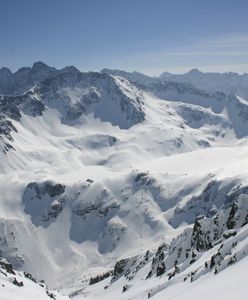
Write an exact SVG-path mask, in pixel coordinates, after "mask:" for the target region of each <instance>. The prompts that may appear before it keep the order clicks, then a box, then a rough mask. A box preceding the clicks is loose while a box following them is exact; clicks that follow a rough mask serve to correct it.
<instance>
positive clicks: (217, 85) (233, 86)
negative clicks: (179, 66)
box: [159, 69, 248, 99]
mask: <svg viewBox="0 0 248 300" xmlns="http://www.w3.org/2000/svg"><path fill="white" fill-rule="evenodd" d="M159 79H161V81H175V82H180V83H190V84H192V85H193V86H195V87H196V88H199V89H203V90H207V91H209V92H212V93H214V92H218V91H222V92H224V93H226V94H236V95H238V96H240V97H242V98H244V99H248V73H244V74H242V75H239V74H237V73H233V72H229V73H222V74H221V73H204V72H201V71H199V70H198V69H192V70H191V71H189V72H187V73H185V74H171V73H168V72H164V73H162V74H161V75H160V76H159Z"/></svg>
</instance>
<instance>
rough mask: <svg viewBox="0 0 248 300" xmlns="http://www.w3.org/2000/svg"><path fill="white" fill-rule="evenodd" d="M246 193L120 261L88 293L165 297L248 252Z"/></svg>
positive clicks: (235, 260)
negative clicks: (151, 247) (152, 248)
mask: <svg viewBox="0 0 248 300" xmlns="http://www.w3.org/2000/svg"><path fill="white" fill-rule="evenodd" d="M247 197H248V195H247V194H246V195H244V194H241V195H240V196H239V197H238V198H237V199H236V201H235V203H233V205H232V207H231V208H223V209H221V210H220V211H219V212H218V213H217V214H216V215H215V216H214V217H212V218H205V217H200V216H199V217H198V218H197V220H196V221H195V223H194V226H193V228H187V229H185V230H184V231H183V232H182V233H181V234H180V235H178V236H177V237H176V238H174V239H173V240H172V241H171V242H170V243H169V244H167V243H163V244H161V245H160V246H159V247H158V249H157V251H156V252H150V251H149V250H148V251H147V252H146V253H145V254H144V255H141V254H140V255H137V256H134V257H131V258H126V259H122V260H120V261H118V262H117V263H116V265H115V266H114V270H113V271H112V274H113V275H112V278H110V279H109V278H108V279H105V278H103V279H102V280H104V283H103V284H101V283H100V284H98V283H97V282H96V286H95V289H94V291H95V292H93V290H92V288H91V287H89V288H85V290H84V293H88V294H89V298H90V299H92V298H91V297H92V296H91V293H92V294H94V295H95V299H98V294H99V295H100V294H101V299H107V297H108V295H109V293H111V291H112V294H113V295H115V297H118V298H119V297H120V298H119V299H145V298H153V297H154V296H155V295H156V294H158V293H160V294H161V296H164V297H165V296H166V295H167V294H166V293H167V289H168V288H169V287H170V286H173V285H175V284H177V285H179V283H180V282H182V283H184V284H187V282H188V281H189V282H191V283H192V282H194V281H196V280H199V278H201V277H203V276H206V275H207V274H209V273H210V274H215V275H216V276H217V275H218V274H219V273H220V272H222V271H223V270H225V269H226V268H228V267H229V266H231V265H233V264H236V263H238V262H239V261H241V260H242V259H243V258H244V257H246V256H247V255H248V244H247V241H248V227H247V224H248V205H247V203H248V202H247V199H248V198H247ZM99 278H100V277H99ZM154 278H157V280H154ZM99 281H101V280H100V279H99ZM98 286H99V287H98ZM103 287H104V288H103ZM137 287H138V289H137ZM188 288H190V287H188ZM106 290H107V291H106ZM77 299H79V298H77ZM161 299H162V298H161Z"/></svg>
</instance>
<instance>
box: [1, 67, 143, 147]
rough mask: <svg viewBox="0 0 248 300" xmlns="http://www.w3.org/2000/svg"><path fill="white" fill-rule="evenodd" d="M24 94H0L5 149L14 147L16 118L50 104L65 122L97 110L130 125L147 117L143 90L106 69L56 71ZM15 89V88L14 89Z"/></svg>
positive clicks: (102, 115)
mask: <svg viewBox="0 0 248 300" xmlns="http://www.w3.org/2000/svg"><path fill="white" fill-rule="evenodd" d="M49 74H50V72H48V75H47V76H41V77H38V78H43V77H44V78H43V79H42V80H41V81H38V82H37V83H36V85H34V86H33V87H32V88H31V89H29V90H26V91H25V93H23V94H22V95H20V96H18V95H17V96H9V95H5V96H0V145H1V148H2V150H3V152H4V153H6V152H7V151H8V150H10V149H13V146H12V142H13V137H12V135H11V132H13V131H16V128H15V126H14V125H13V122H12V120H15V121H19V120H20V118H21V115H22V114H26V115H30V116H33V117H36V116H40V115H42V114H43V112H44V110H45V109H46V108H53V109H56V110H58V112H59V113H60V114H61V122H62V123H66V124H68V125H75V124H77V123H79V122H80V118H81V117H82V116H85V115H87V114H90V113H93V114H94V117H95V118H99V119H100V120H102V121H104V122H110V123H112V125H116V126H119V127H120V128H125V129H128V128H129V127H131V126H133V125H135V124H137V123H140V122H142V121H144V119H145V113H144V110H143V104H144V103H143V96H142V92H141V91H140V90H138V89H137V88H136V87H135V86H133V85H131V84H130V83H129V82H128V81H127V80H125V79H122V78H119V79H118V78H113V77H112V76H111V75H109V74H103V73H93V72H90V73H81V72H79V71H78V70H76V71H75V70H74V69H72V68H69V67H68V68H65V69H63V71H60V72H55V73H54V72H52V73H51V74H52V75H53V76H51V74H50V75H49ZM13 93H14V92H13Z"/></svg>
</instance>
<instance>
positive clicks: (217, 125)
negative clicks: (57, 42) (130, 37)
mask: <svg viewBox="0 0 248 300" xmlns="http://www.w3.org/2000/svg"><path fill="white" fill-rule="evenodd" d="M171 87H172V89H173V94H172V93H171V94H170V95H171V98H167V99H166V97H167V96H166V95H167V92H166V93H165V94H163V98H165V99H163V100H162V99H159V98H157V97H156V96H154V95H153V94H151V91H143V90H141V89H140V88H139V87H137V86H135V85H133V84H132V83H130V82H129V81H127V80H126V79H123V78H120V77H118V76H117V77H115V76H111V75H109V74H99V73H74V72H73V74H71V73H66V72H65V73H63V74H58V75H57V76H55V77H51V78H48V79H46V80H43V81H41V82H39V83H37V84H36V85H35V86H34V87H33V88H31V89H30V90H28V91H27V92H26V93H25V94H23V95H21V96H15V97H13V96H4V97H1V99H0V105H1V106H0V107H1V126H0V128H1V131H0V134H1V137H2V140H1V141H2V146H3V148H2V149H3V151H1V153H0V172H1V174H0V190H1V204H0V250H1V256H3V257H5V258H7V259H8V260H9V261H10V262H11V263H13V264H14V266H15V268H17V269H18V270H25V271H28V272H31V273H32V274H33V275H34V276H35V277H36V278H37V279H38V280H41V279H45V281H46V283H48V285H49V287H52V288H60V289H64V290H65V291H66V292H67V293H72V294H74V295H75V294H77V293H78V297H82V296H83V295H86V296H87V297H95V296H94V295H95V288H96V287H93V286H92V287H90V289H86V290H82V289H84V288H85V286H86V285H87V284H88V282H89V281H88V280H89V278H90V277H91V276H95V275H97V274H101V273H102V272H105V271H109V270H112V269H113V268H114V266H115V264H116V261H118V260H120V259H121V258H123V259H125V258H129V257H136V256H137V255H140V254H141V253H144V255H145V253H146V251H147V250H149V251H150V252H149V253H150V254H149V255H148V258H147V259H148V261H149V264H150V265H149V268H150V269H149V268H148V265H147V269H146V270H145V271H144V270H143V268H141V269H142V271H140V273H137V276H138V277H137V278H141V279H142V278H143V279H144V276H147V275H148V273H149V271H150V270H151V264H152V258H153V257H155V255H156V250H157V248H158V247H159V246H160V245H161V243H162V242H165V243H166V245H171V243H172V241H171V240H172V238H176V237H177V236H178V235H179V236H180V234H182V235H184V233H183V232H184V229H186V231H185V232H186V234H188V237H189V239H190V238H191V236H192V228H193V227H194V224H195V222H196V220H197V217H198V216H199V215H203V216H204V217H205V218H206V219H207V220H210V219H213V218H214V217H215V216H216V215H217V214H218V213H219V212H220V211H224V210H225V211H226V212H227V213H230V208H231V207H232V205H234V203H235V201H236V200H237V199H238V198H239V197H241V196H242V195H247V191H248V184H247V164H248V161H247V157H248V156H247V152H248V148H247V138H246V136H247V128H248V126H247V122H248V118H247V104H246V101H245V100H243V99H241V98H236V97H234V96H232V97H228V96H225V95H220V94H218V95H219V96H216V95H215V96H213V95H210V94H208V93H206V94H204V93H203V94H202V93H200V94H198V93H195V94H194V91H195V90H194V89H191V92H190V93H188V92H187V89H186V90H185V86H184V85H181V86H180V84H176V85H173V84H172V85H171V86H170V88H169V91H171ZM174 87H176V88H175V89H174ZM186 87H187V86H186ZM166 89H167V87H166V88H165V89H164V87H163V89H162V92H164V90H166ZM180 89H182V91H183V93H180V92H179V90H180ZM160 92H161V91H160ZM162 92H161V97H162ZM168 95H169V94H168ZM172 96H173V97H172ZM184 99H185V100H184ZM6 147H7V148H6ZM242 197H243V196H242ZM244 199H246V198H244ZM242 207H244V208H245V206H244V203H243V204H242ZM205 218H204V220H205ZM204 222H205V221H204ZM208 222H210V221H206V223H207V224H208ZM211 224H212V223H211V222H210V225H209V224H208V225H206V226H212V225H211ZM242 225H243V224H239V227H237V228H236V227H235V228H234V229H235V230H237V231H238V233H237V237H241V235H240V234H241V233H240V232H241V231H242V230H243V229H242V228H241V227H242ZM228 226H229V225H228ZM223 228H224V229H223ZM223 228H222V229H223V230H222V231H221V230H220V233H219V234H220V235H222V234H223V233H224V231H226V230H229V229H228V227H225V226H224V227H223ZM182 235H181V237H182ZM34 237H35V238H34ZM181 237H179V238H178V241H179V244H180V243H181V242H182V240H183V239H182V238H181ZM206 238H207V237H206ZM211 238H212V237H211ZM204 241H205V236H204ZM215 242H216V241H215V240H214V243H215ZM244 243H246V239H244ZM212 244H213V243H212ZM212 244H211V245H212ZM212 246H213V247H212V248H210V249H204V252H206V253H207V254H206V256H207V257H208V258H209V259H210V258H211V255H212V254H213V251H215V250H216V251H218V249H217V248H214V247H215V246H214V245H212ZM229 246H230V245H229ZM229 246H228V247H229ZM189 247H190V251H193V250H194V247H195V248H196V246H194V245H193V244H192V245H190V246H189ZM213 249H214V250H213ZM205 250H206V251H205ZM197 251H198V249H197ZM208 251H210V252H208ZM211 251H212V252H211ZM185 253H186V252H185ZM185 253H184V254H185ZM144 255H143V256H142V257H140V258H139V261H140V262H141V261H143V260H144ZM166 255H167V254H166ZM185 255H186V254H185ZM200 257H201V255H200V254H199V255H198V256H197V262H196V263H197V264H198V263H199V267H201V268H202V261H201V260H200ZM198 258H199V260H198ZM169 259H171V257H170V258H169ZM181 259H183V256H182V258H181ZM174 260H175V259H174ZM131 261H132V260H131ZM204 262H205V261H204ZM173 267H174V266H173ZM184 267H185V270H187V271H185V272H190V271H189V270H190V269H188V267H189V266H188V265H184ZM155 268H156V267H155ZM141 269H140V270H141ZM154 270H155V269H154ZM143 271H144V272H143ZM170 271H171V270H170ZM155 273H156V272H155ZM155 273H154V274H155ZM210 273H211V272H210ZM154 274H152V276H151V279H150V281H147V282H145V285H142V283H143V280H141V279H139V280H141V281H139V280H138V279H137V284H138V285H137V287H138V286H139V284H140V294H137V295H138V296H139V297H140V295H144V294H145V295H146V296H147V294H148V290H147V289H148V288H149V289H153V287H154V288H158V286H159V285H160V283H161V282H162V281H164V278H161V279H159V278H157V277H156V276H155V275H154ZM164 274H165V273H164ZM185 274H186V273H185ZM187 274H188V273H187ZM167 275H168V274H167V273H166V274H165V275H164V276H166V279H167ZM181 275H182V274H181ZM181 275H180V276H181ZM135 276H136V275H135ZM124 277H125V276H124ZM124 277H123V276H120V279H118V280H116V285H117V286H118V289H116V290H115V283H114V284H113V286H111V287H110V288H109V289H107V290H106V291H107V292H106V295H108V291H113V295H115V293H117V294H118V297H119V296H120V295H122V288H123V285H126V284H127V285H128V284H129V283H126V282H125V280H126V279H125V278H124ZM82 278H84V279H82ZM108 280H111V276H110V278H109V279H108ZM119 280H120V281H119ZM135 280H136V279H135ZM199 280H200V279H199ZM139 282H141V283H139ZM148 283H149V285H150V284H151V286H150V287H148V286H147V287H146V284H148ZM104 284H105V283H104ZM131 284H132V283H131ZM133 285H135V286H136V281H134V283H133ZM115 291H116V292H115ZM130 291H132V289H131V288H130ZM137 291H138V290H137ZM98 292H99V293H100V294H101V293H102V292H103V289H99V290H98V287H97V288H96V293H98ZM84 293H87V294H84ZM142 293H143V294H142ZM100 294H99V295H100ZM79 295H80V296H79ZM123 295H124V296H123V297H126V296H125V295H126V294H123ZM127 295H128V294H127ZM156 295H158V293H157V294H156ZM104 297H105V296H104ZM118 297H117V298H115V299H119V298H118ZM120 297H121V296H120ZM142 297H143V296H142ZM154 297H155V294H154ZM124 299H125V298H124ZM141 299H142V298H141Z"/></svg>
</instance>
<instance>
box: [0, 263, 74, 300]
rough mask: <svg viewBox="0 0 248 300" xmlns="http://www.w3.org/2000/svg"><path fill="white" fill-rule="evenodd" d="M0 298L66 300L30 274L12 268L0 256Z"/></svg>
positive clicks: (11, 299) (66, 298) (12, 299)
mask: <svg viewBox="0 0 248 300" xmlns="http://www.w3.org/2000/svg"><path fill="white" fill-rule="evenodd" d="M0 298H1V300H16V299H19V300H33V299H37V300H49V299H54V300H68V299H69V298H68V297H66V296H62V295H61V294H59V293H58V292H57V291H49V290H48V289H47V287H46V286H45V284H44V283H43V282H36V280H35V279H34V278H33V277H32V275H31V274H29V273H26V272H17V271H15V270H13V267H12V265H11V264H9V263H8V262H7V261H6V260H4V259H2V258H0Z"/></svg>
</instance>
